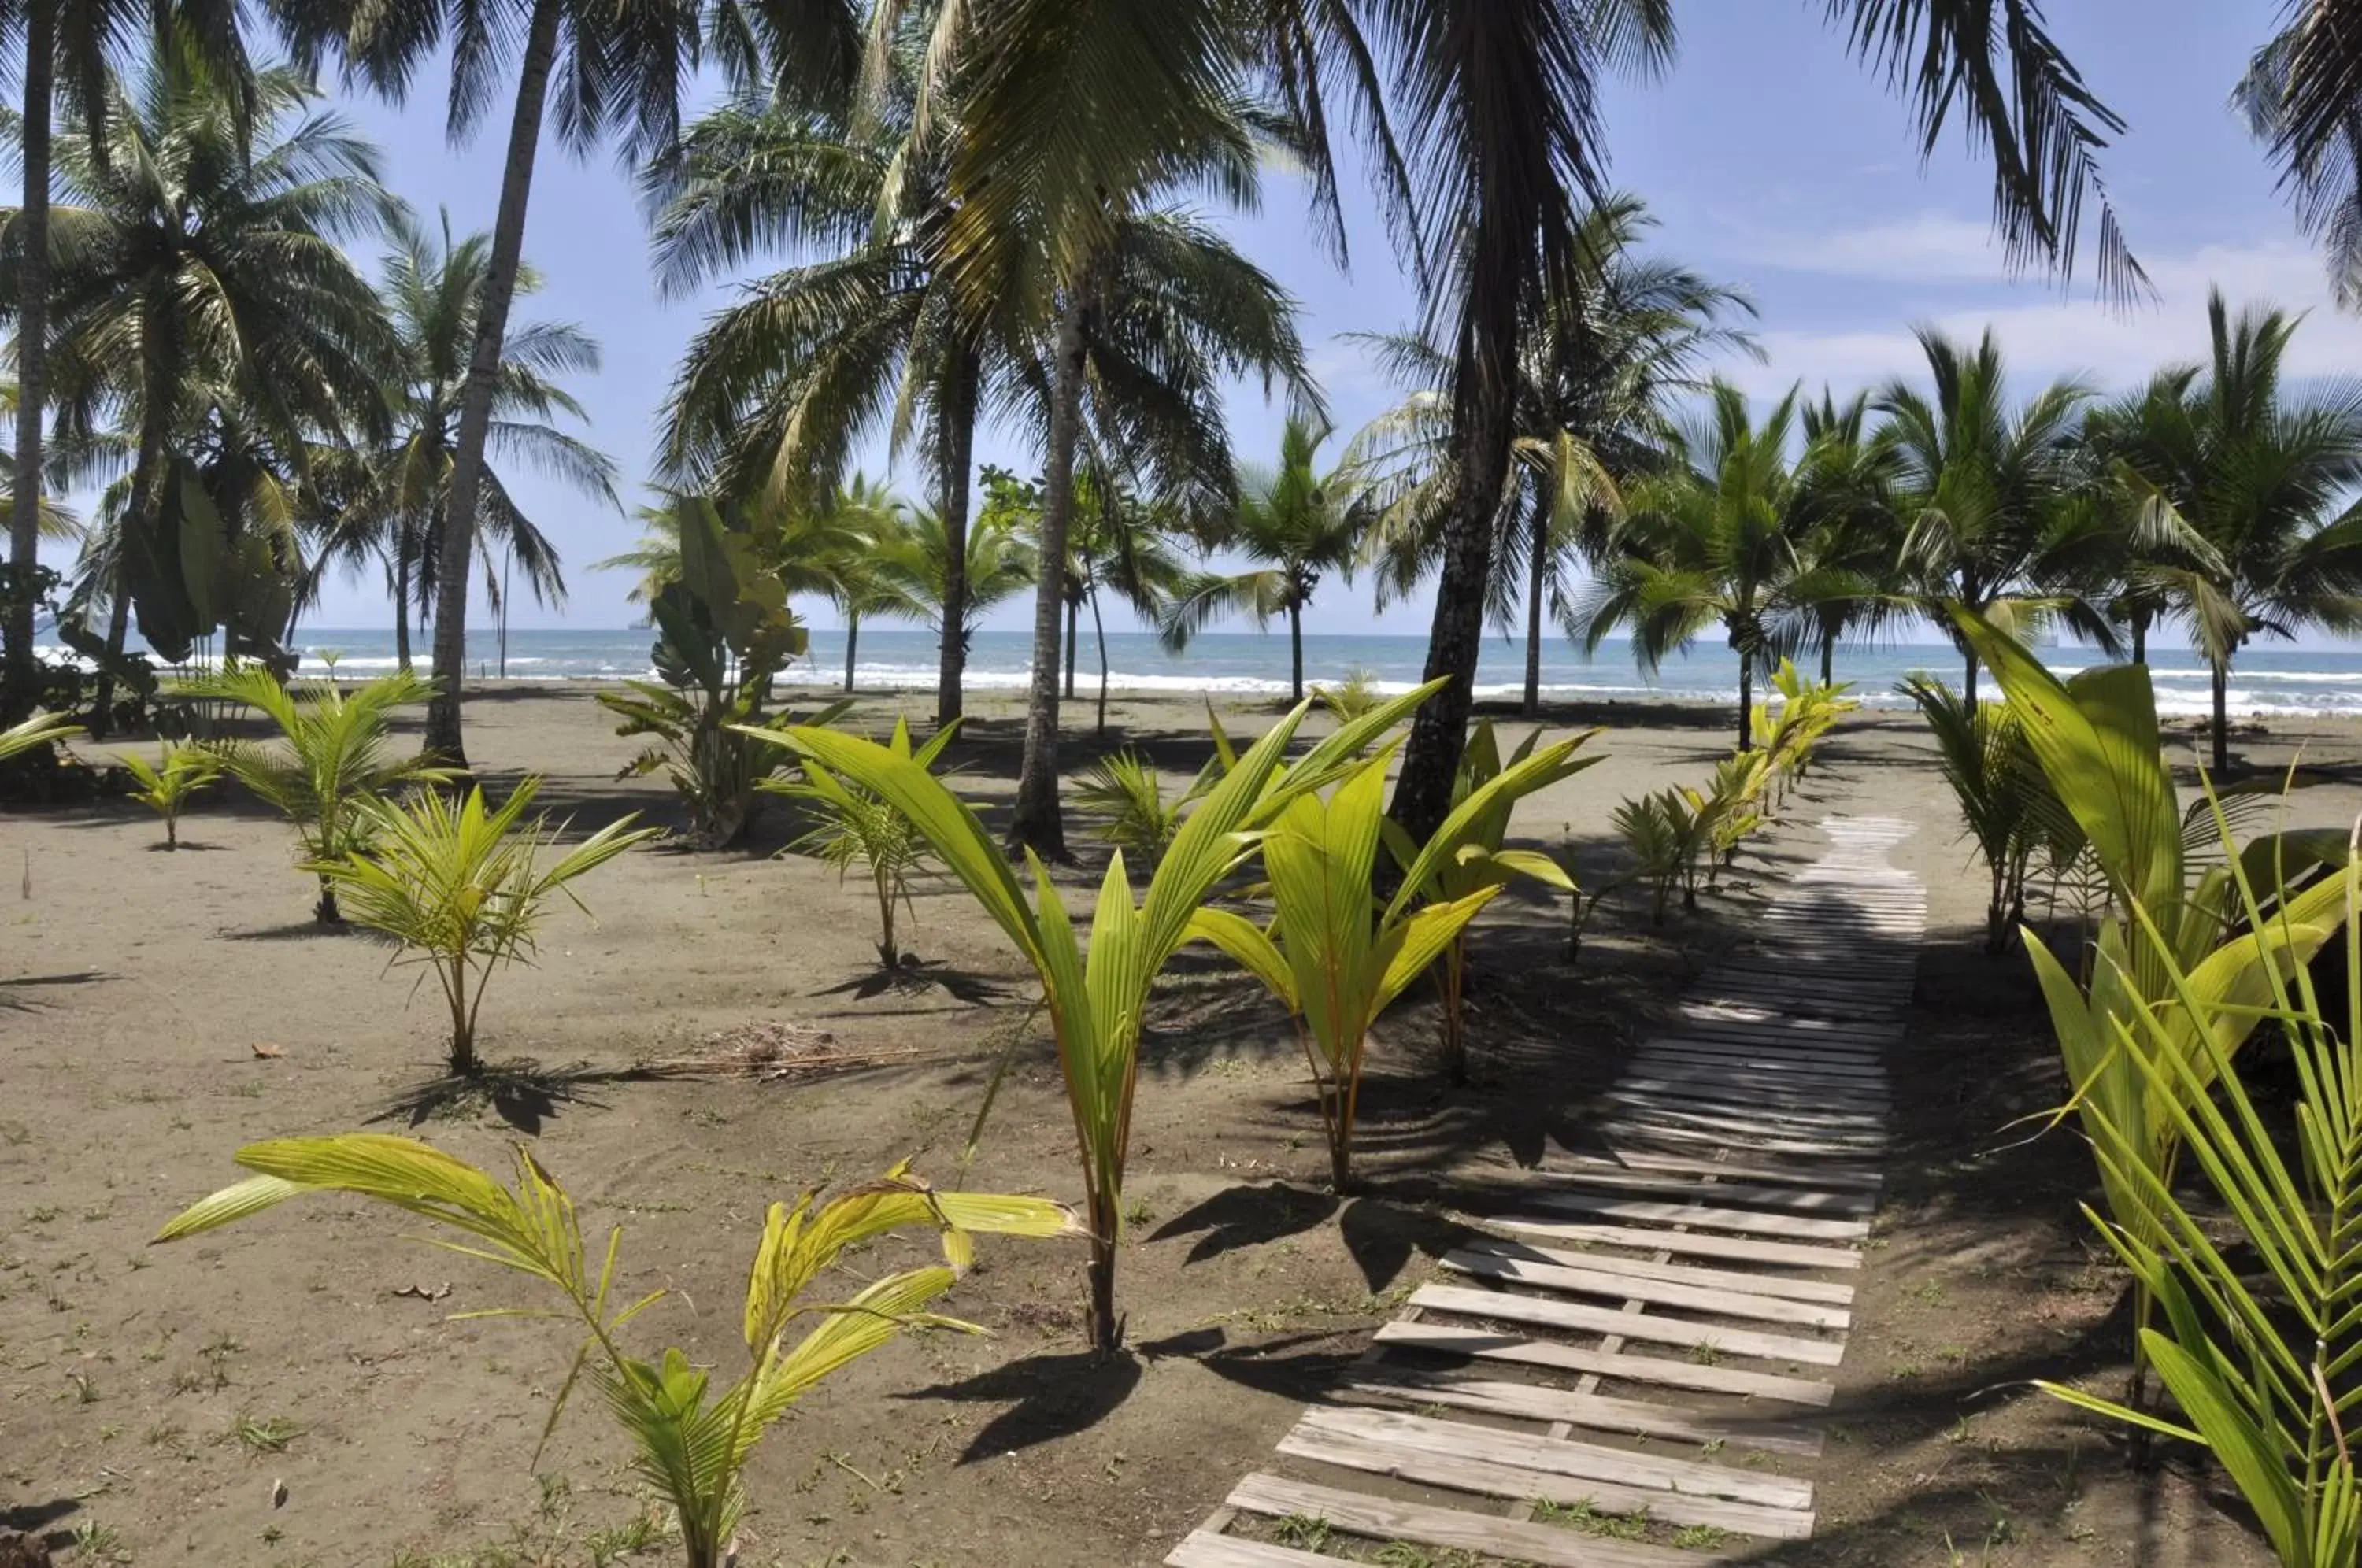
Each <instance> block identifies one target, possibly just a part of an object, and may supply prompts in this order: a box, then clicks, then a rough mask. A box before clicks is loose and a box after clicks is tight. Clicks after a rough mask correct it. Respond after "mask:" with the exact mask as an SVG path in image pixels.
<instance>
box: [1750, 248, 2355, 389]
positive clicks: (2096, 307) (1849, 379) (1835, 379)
mask: <svg viewBox="0 0 2362 1568" xmlns="http://www.w3.org/2000/svg"><path fill="white" fill-rule="evenodd" d="M1886 232H1887V231H1886V230H1884V229H1882V228H1881V229H1866V230H1857V231H1852V232H1850V233H1838V234H1833V235H1830V236H1828V237H1827V238H1826V239H1823V240H1816V241H1814V242H1813V247H1814V248H1817V249H1820V250H1823V251H1825V252H1826V253H1827V255H1828V256H1830V257H1831V258H1834V259H1838V260H1839V261H1842V260H1843V259H1845V258H1848V257H1852V256H1860V255H1864V254H1867V253H1869V252H1871V251H1873V250H1874V249H1875V248H1876V247H1877V245H1878V244H1879V243H1880V240H1879V237H1880V236H1881V235H1882V234H1884V233H1886ZM1918 232H1919V233H1920V234H1921V236H1922V237H1923V239H1925V240H1926V244H1925V245H1923V247H1922V249H1921V253H1922V254H1924V255H1925V256H1926V257H1928V258H1929V259H1930V265H1931V266H1937V265H1939V264H1940V255H1941V250H1940V247H1939V246H1937V243H1936V237H1937V235H1938V234H1939V232H1940V231H1939V229H1938V228H1937V226H1925V227H1921V228H1919V229H1918ZM1798 253H1802V251H1801V248H1800V250H1799V252H1798ZM2145 260H2146V263H2147V267H2148V272H2149V279H2150V282H2151V283H2152V284H2153V285H2154V286H2155V288H2156V290H2157V298H2156V299H2155V300H2154V301H2152V302H2148V303H2145V304H2140V305H2137V306H2134V307H2130V308H2116V307H2111V306H2108V305H2105V304H2101V303H2100V302H2098V301H2097V300H2095V299H2093V298H2092V297H2091V294H2090V292H2089V290H2088V288H2085V287H2083V286H2081V285H2079V286H2078V287H2077V288H2076V289H2075V290H2074V291H2073V292H2071V293H2070V292H2067V291H2062V290H2059V289H2057V288H2046V287H2043V286H2041V285H2037V284H2032V283H2020V284H2016V285H2009V284H2005V283H2001V282H1999V280H1998V273H1997V272H1996V273H1994V274H1992V277H1993V278H1994V280H1995V282H1996V286H1995V287H1994V288H1993V289H1992V291H1991V292H1990V293H1986V292H1984V291H1979V297H1977V298H1976V299H1975V300H1974V301H1973V303H1970V302H1964V301H1963V300H1962V299H1961V297H1960V291H1959V290H1958V289H1952V288H1947V289H1945V290H1943V291H1942V292H1941V293H1937V294H1931V296H1930V297H1929V298H1928V299H1927V300H1926V308H1924V309H1920V308H1915V307H1914V305H1913V304H1912V302H1911V301H1910V300H1909V299H1908V297H1907V296H1906V297H1905V298H1904V299H1902V300H1901V301H1899V302H1893V301H1888V302H1882V305H1881V314H1882V315H1885V313H1886V312H1887V311H1890V310H1891V311H1893V315H1891V316H1889V317H1888V318H1887V319H1888V320H1889V321H1891V323H1892V325H1882V326H1876V327H1861V326H1853V325H1845V326H1831V327H1829V328H1826V329H1821V328H1809V327H1783V326H1777V325H1771V326H1767V327H1766V328H1765V329H1764V330H1763V331H1761V332H1760V335H1759V336H1760V340H1761V343H1762V346H1763V348H1764V349H1765V351H1766V352H1767V353H1768V354H1769V355H1770V356H1771V362H1770V363H1769V364H1767V365H1748V364H1734V365H1733V366H1731V367H1730V374H1731V375H1732V378H1733V379H1734V380H1736V381H1738V382H1739V383H1740V384H1742V385H1744V386H1746V387H1747V388H1749V390H1750V391H1753V392H1778V391H1782V390H1784V389H1785V388H1786V387H1787V386H1788V385H1789V383H1790V382H1792V381H1796V380H1799V379H1801V380H1803V381H1804V382H1805V384H1806V385H1807V386H1808V387H1817V386H1819V385H1820V384H1821V383H1822V382H1824V381H1827V382H1828V383H1830V384H1832V385H1834V386H1836V387H1837V388H1838V389H1839V390H1840V391H1849V390H1851V389H1854V388H1857V387H1861V386H1865V385H1873V384H1875V383H1877V382H1880V381H1884V380H1885V379H1886V378H1888V377H1890V376H1894V375H1903V376H1915V375H1917V374H1918V373H1919V372H1920V371H1921V370H1922V369H1923V367H1924V364H1925V361H1924V359H1922V357H1921V355H1920V352H1919V348H1918V345H1917V343H1916V342H1915V340H1914V339H1913V337H1912V335H1911V331H1910V328H1911V326H1913V325H1914V324H1915V323H1919V322H1927V323H1931V324H1933V325H1934V326H1937V327H1940V328H1941V329H1943V330H1944V331H1945V332H1947V333H1949V334H1951V335H1953V336H1955V337H1969V338H1973V337H1975V336H1976V335H1977V334H1978V333H1980V332H1981V331H1983V330H1984V329H1985V328H1986V327H1987V326H1991V327H1992V329H1993V331H1994V332H1995V334H1996V335H1997V336H1998V337H2000V339H2001V344H2002V348H2003V351H2004V352H2005V353H2006V354H2007V355H2008V357H2009V362H2010V365H2011V367H2012V371H2013V374H2014V375H2015V376H2016V377H2017V378H2019V379H2020V381H2021V382H2022V383H2023V384H2025V385H2028V386H2030V385H2032V384H2033V383H2034V382H2036V381H2047V380H2050V379H2052V378H2054V377H2058V376H2070V375H2071V376H2078V377H2081V378H2083V379H2085V380H2088V381H2092V382H2095V383H2097V384H2098V385H2100V386H2102V387H2104V388H2111V389H2113V388H2122V387H2129V386H2132V385H2135V384H2136V383H2137V382H2139V381H2142V380H2144V379H2145V378H2146V377H2147V375H2148V374H2149V372H2150V371H2152V370H2156V369H2157V368H2158V366H2160V365H2164V364H2167V363H2169V362H2172V361H2176V360H2193V359H2203V358H2204V356H2205V353H2206V342H2207V338H2206V294H2207V291H2208V289H2209V288H2210V287H2214V286H2219V287H2220V288H2221V289H2222V291H2223V293H2224V296H2225V297H2226V298H2227V299H2228V300H2229V301H2230V303H2231V304H2232V307H2233V308H2234V309H2237V308H2239V307H2241V306H2244V305H2248V304H2272V305H2277V306H2279V307H2282V308H2284V309H2288V310H2291V311H2302V312H2305V313H2307V314H2306V318H2305V321H2304V324H2303V325H2302V326H2301V327H2300V328H2299V329H2298V331H2297V334H2296V337H2295V338H2294V340H2293V341H2292V342H2291V344H2290V348H2289V355H2288V369H2289V372H2290V375H2292V376H2296V377H2315V376H2332V375H2348V374H2352V373H2354V372H2355V371H2356V370H2357V369H2362V319H2357V318H2356V317H2355V316H2353V315H2348V314H2346V313H2344V312H2341V311H2339V310H2338V309H2337V308H2336V307H2335V305H2334V304H2333V302H2332V301H2331V298H2330V294H2329V288H2328V283H2327V280H2326V277H2325V275H2324V272H2323V267H2322V263H2321V259H2320V258H2319V257H2318V256H2317V255H2316V254H2315V253H2314V252H2312V250H2310V249H2308V248H2305V247H2303V246H2301V245H2298V244H2295V243H2292V242H2285V241H2267V242H2261V243H2257V244H2254V245H2208V246H2202V247H2199V248H2195V249H2191V250H2188V251H2183V252H2179V253H2173V254H2154V253H2153V254H2151V255H2149V256H2147V258H2145Z"/></svg>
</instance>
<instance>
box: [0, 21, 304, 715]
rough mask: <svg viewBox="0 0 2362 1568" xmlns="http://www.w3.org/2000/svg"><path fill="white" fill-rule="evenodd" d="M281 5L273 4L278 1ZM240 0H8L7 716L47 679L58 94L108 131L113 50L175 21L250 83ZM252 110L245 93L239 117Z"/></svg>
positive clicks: (88, 122) (203, 50) (218, 71)
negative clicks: (42, 553) (15, 92)
mask: <svg viewBox="0 0 2362 1568" xmlns="http://www.w3.org/2000/svg"><path fill="white" fill-rule="evenodd" d="M282 3H285V0H282ZM274 8H275V7H274ZM239 24H240V17H239V14H238V6H237V0H0V56H5V58H6V63H5V64H0V72H6V70H7V68H8V65H9V64H13V63H14V61H16V60H17V59H18V58H20V52H19V51H20V50H21V59H22V60H23V62H24V72H23V75H22V77H21V78H20V80H21V83H22V84H23V88H24V99H23V104H24V110H23V114H22V116H21V117H20V118H19V119H18V122H17V143H18V147H19V149H20V161H21V163H22V165H23V172H24V197H23V201H22V204H20V205H19V206H18V207H17V210H16V211H15V212H14V213H13V214H11V215H10V216H9V218H8V221H7V223H6V230H5V234H4V235H0V252H5V254H6V259H7V260H8V262H9V264H10V265H12V266H14V267H15V269H16V271H17V276H16V278H15V279H14V280H13V287H11V288H10V289H9V291H8V293H7V297H6V301H5V302H0V309H6V310H9V311H13V313H14V315H15V317H16V323H17V343H16V364H17V388H18V390H19V392H20V394H21V395H20V396H19V397H18V398H17V401H16V404H15V407H14V410H13V412H14V414H15V415H16V424H17V430H16V443H15V446H14V447H13V451H14V453H15V461H14V462H13V463H12V464H11V465H10V471H11V472H12V473H17V474H24V475H27V476H28V480H27V485H26V489H27V492H28V495H29V497H30V504H28V506H26V507H24V508H23V509H21V510H12V511H11V513H10V516H9V525H8V578H7V584H6V593H5V595H0V724H6V723H14V722H16V721H17V720H19V719H22V718H23V717H25V716H26V714H27V713H29V712H31V711H32V703H33V700H34V696H35V693H36V692H37V691H38V690H39V680H40V675H39V666H38V664H37V663H36V661H35V660H34V657H33V609H34V595H33V593H32V592H31V583H32V580H33V575H34V569H35V568H36V567H37V566H38V565H39V548H40V538H41V533H40V525H39V519H40V517H41V515H42V508H43V502H42V485H43V482H44V480H45V478H46V475H47V469H45V468H44V466H43V465H44V458H43V457H42V436H43V431H42V425H41V422H42V419H43V417H44V416H45V415H46V414H48V413H49V407H50V401H51V393H50V384H49V353H50V265H51V260H52V255H53V251H52V239H51V236H50V199H51V198H50V185H51V181H52V176H53V173H54V169H53V153H54V150H55V149H54V147H53V123H54V113H53V111H54V109H55V106H56V103H57V100H58V98H59V97H60V96H61V93H62V95H64V96H67V97H70V98H71V99H72V100H73V101H74V102H75V103H77V104H78V105H80V106H81V109H82V112H83V119H82V127H81V128H82V134H83V138H85V139H86V140H89V141H93V142H96V141H99V140H101V139H103V138H105V135H106V117H107V116H108V114H109V113H110V112H111V110H112V109H113V107H114V104H115V100H114V94H113V93H112V92H111V90H110V86H109V83H108V81H107V73H108V71H109V68H110V67H111V66H112V65H113V64H114V63H115V50H116V45H117V43H118V42H120V41H121V40H123V39H137V38H141V37H143V36H149V35H154V34H161V33H165V32H168V31H170V32H172V33H176V34H177V35H178V37H179V39H180V42H181V45H182V47H183V48H185V49H187V50H190V51H191V52H192V53H193V55H194V56H196V57H197V58H199V59H201V60H202V61H204V63H205V64H206V66H207V67H208V69H209V70H210V71H211V72H212V73H213V74H214V76H215V79H216V80H217V81H218V82H220V83H224V84H225V86H226V90H227V91H229V92H231V93H233V94H239V95H241V96H242V95H243V94H245V93H246V91H247V89H248V77H249V74H250V72H249V71H248V65H247V61H246V51H245V46H244V40H243V39H242V36H241V34H240V30H239ZM250 114H251V105H248V106H246V107H245V108H243V109H242V110H241V112H240V116H239V118H240V120H241V122H244V121H246V120H247V119H248V116H250Z"/></svg>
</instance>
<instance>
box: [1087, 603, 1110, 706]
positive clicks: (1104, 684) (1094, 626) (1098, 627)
mask: <svg viewBox="0 0 2362 1568" xmlns="http://www.w3.org/2000/svg"><path fill="white" fill-rule="evenodd" d="M1091 636H1092V638H1093V640H1095V641H1096V642H1097V643H1098V646H1099V713H1098V722H1097V723H1094V724H1093V725H1092V727H1091V734H1093V735H1095V736H1098V735H1105V734H1107V688H1108V660H1107V620H1106V618H1105V617H1103V616H1102V615H1100V613H1099V591H1098V588H1097V587H1096V586H1094V587H1093V588H1092V590H1091Z"/></svg>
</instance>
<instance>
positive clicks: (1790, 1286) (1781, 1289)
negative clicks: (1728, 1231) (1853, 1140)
mask: <svg viewBox="0 0 2362 1568" xmlns="http://www.w3.org/2000/svg"><path fill="white" fill-rule="evenodd" d="M1461 1250H1462V1251H1466V1252H1472V1253H1493V1254H1494V1255H1495V1256H1496V1257H1505V1258H1525V1259H1528V1260H1529V1261H1530V1262H1533V1263H1542V1264H1562V1265H1563V1266H1564V1267H1567V1268H1584V1269H1590V1270H1593V1271H1594V1272H1595V1273H1599V1274H1612V1275H1624V1276H1628V1277H1631V1278H1635V1279H1665V1280H1671V1281H1672V1282H1673V1283H1674V1284H1676V1285H1694V1286H1700V1287H1702V1288H1706V1289H1714V1290H1738V1291H1744V1292H1746V1293H1747V1294H1748V1295H1750V1296H1775V1297H1780V1298H1782V1299H1783V1300H1787V1301H1817V1302H1821V1303H1824V1304H1826V1305H1827V1306H1831V1307H1845V1306H1849V1305H1850V1304H1851V1303H1852V1301H1853V1286H1850V1285H1846V1284H1842V1283H1840V1282H1838V1281H1837V1280H1831V1279H1799V1278H1796V1277H1795V1276H1794V1275H1784V1274H1760V1273H1757V1272H1755V1271H1753V1270H1743V1269H1729V1268H1706V1267H1705V1266H1703V1265H1702V1264H1685V1263H1673V1262H1672V1261H1670V1260H1668V1261H1666V1262H1664V1263H1659V1262H1657V1261H1655V1260H1654V1259H1650V1258H1628V1257H1624V1256H1621V1255H1619V1254H1617V1253H1586V1252H1582V1251H1578V1250H1577V1249H1575V1248H1573V1247H1547V1246H1542V1245H1540V1243H1538V1242H1521V1241H1515V1240H1511V1239H1509V1238H1507V1237H1501V1236H1472V1237H1470V1238H1469V1241H1468V1245H1467V1246H1466V1247H1465V1248H1463V1249H1461Z"/></svg>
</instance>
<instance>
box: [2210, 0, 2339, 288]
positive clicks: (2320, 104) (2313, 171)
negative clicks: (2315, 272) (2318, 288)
mask: <svg viewBox="0 0 2362 1568" xmlns="http://www.w3.org/2000/svg"><path fill="white" fill-rule="evenodd" d="M2281 15H2282V17H2283V18H2284V19H2283V21H2282V24H2281V27H2280V29H2279V31H2278V32H2276V33H2274V34H2273V35H2272V37H2271V38H2270V39H2267V40H2266V41H2265V43H2264V45H2263V47H2262V48H2260V49H2258V50H2257V51H2256V53H2255V57H2254V58H2253V59H2252V60H2251V61H2249V62H2248V65H2247V71H2246V75H2245V76H2244V77H2242V78H2241V79H2240V82H2239V86H2238V90H2237V92H2236V93H2235V94H2233V101H2234V102H2235V103H2236V104H2237V105H2239V106H2240V107H2241V108H2242V109H2244V110H2245V111H2246V115H2247V120H2248V124H2249V125H2250V127H2252V128H2253V129H2254V131H2255V133H2256V135H2257V136H2258V137H2259V138H2262V139H2263V140H2264V141H2265V143H2266V144H2267V146H2268V147H2269V149H2270V150H2271V157H2272V161H2273V162H2274V163H2276V164H2278V165H2279V171H2280V187H2281V189H2282V190H2283V191H2284V192H2286V193H2287V194H2288V196H2289V199H2290V202H2291V203H2292V204H2293V205H2294V206H2295V208H2296V216H2297V223H2298V225H2299V226H2301V228H2303V230H2304V231H2305V232H2306V233H2308V234H2311V235H2314V236H2317V237H2319V238H2320V239H2321V241H2322V243H2323V246H2324V247H2325V248H2327V250H2328V253H2329V275H2330V283H2331V285H2332V287H2333V288H2334V290H2335V291H2336V294H2337V302H2338V304H2343V305H2348V306H2350V305H2353V304H2356V302H2357V301H2362V4H2357V3H2356V0H2285V3H2284V4H2283V6H2282V7H2281Z"/></svg>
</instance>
